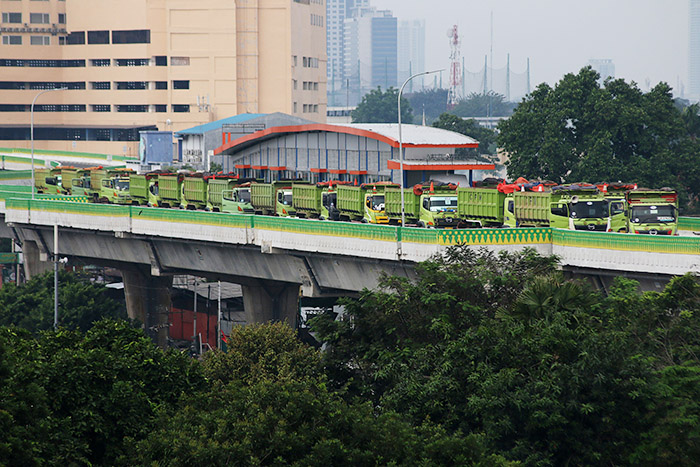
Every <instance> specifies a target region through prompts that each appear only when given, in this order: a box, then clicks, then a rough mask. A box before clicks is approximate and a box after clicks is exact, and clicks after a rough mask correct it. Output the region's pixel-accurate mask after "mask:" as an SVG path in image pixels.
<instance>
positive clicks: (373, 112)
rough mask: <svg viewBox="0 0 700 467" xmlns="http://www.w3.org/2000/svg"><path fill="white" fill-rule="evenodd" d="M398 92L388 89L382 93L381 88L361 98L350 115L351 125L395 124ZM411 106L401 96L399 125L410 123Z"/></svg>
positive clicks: (397, 119)
mask: <svg viewBox="0 0 700 467" xmlns="http://www.w3.org/2000/svg"><path fill="white" fill-rule="evenodd" d="M398 99H399V90H398V89H396V88H393V87H391V88H389V89H387V90H386V91H382V88H381V86H380V87H377V89H373V90H371V91H370V92H368V93H367V94H365V95H364V96H363V97H362V102H360V104H359V105H358V106H357V108H356V109H355V110H353V111H352V113H351V114H350V115H351V116H352V122H353V123H397V122H398V121H399V117H398V115H399V113H398V103H399V100H398ZM412 122H413V113H412V110H411V105H410V104H409V103H408V100H406V98H405V97H404V96H401V123H412Z"/></svg>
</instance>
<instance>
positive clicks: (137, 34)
mask: <svg viewBox="0 0 700 467" xmlns="http://www.w3.org/2000/svg"><path fill="white" fill-rule="evenodd" d="M150 43H151V31H150V29H134V30H131V31H112V44H150Z"/></svg>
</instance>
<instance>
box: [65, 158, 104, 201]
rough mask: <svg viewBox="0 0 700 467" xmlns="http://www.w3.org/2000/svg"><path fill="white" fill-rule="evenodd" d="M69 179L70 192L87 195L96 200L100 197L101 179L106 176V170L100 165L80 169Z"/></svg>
mask: <svg viewBox="0 0 700 467" xmlns="http://www.w3.org/2000/svg"><path fill="white" fill-rule="evenodd" d="M76 175H77V176H75V177H73V180H72V181H71V194H74V195H83V196H89V197H91V198H92V200H93V201H95V202H97V200H98V199H99V197H100V189H101V187H102V179H103V178H106V177H107V170H105V169H104V168H103V167H102V166H98V167H88V168H85V169H80V170H79V171H78V172H77V174H76Z"/></svg>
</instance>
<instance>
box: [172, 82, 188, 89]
mask: <svg viewBox="0 0 700 467" xmlns="http://www.w3.org/2000/svg"><path fill="white" fill-rule="evenodd" d="M189 88H190V81H189V80H173V89H189Z"/></svg>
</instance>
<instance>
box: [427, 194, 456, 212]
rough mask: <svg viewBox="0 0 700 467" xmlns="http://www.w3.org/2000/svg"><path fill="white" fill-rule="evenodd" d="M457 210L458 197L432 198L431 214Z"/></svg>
mask: <svg viewBox="0 0 700 467" xmlns="http://www.w3.org/2000/svg"><path fill="white" fill-rule="evenodd" d="M455 210H457V197H456V196H431V197H430V212H440V211H455Z"/></svg>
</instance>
